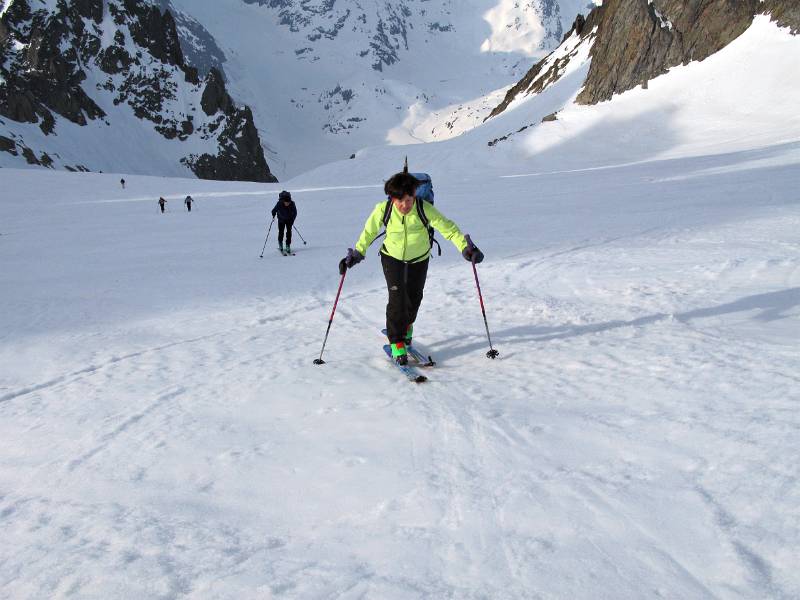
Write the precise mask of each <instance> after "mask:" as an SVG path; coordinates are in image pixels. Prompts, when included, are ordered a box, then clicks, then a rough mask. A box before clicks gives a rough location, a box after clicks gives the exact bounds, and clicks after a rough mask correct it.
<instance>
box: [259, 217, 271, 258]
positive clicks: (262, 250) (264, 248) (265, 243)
mask: <svg viewBox="0 0 800 600" xmlns="http://www.w3.org/2000/svg"><path fill="white" fill-rule="evenodd" d="M274 222H275V217H272V221H270V223H269V229H267V237H265V238H264V247H263V248H262V249H261V256H259V257H258V258H264V250H266V248H267V240H268V239H269V232H270V231H272V224H273V223H274Z"/></svg>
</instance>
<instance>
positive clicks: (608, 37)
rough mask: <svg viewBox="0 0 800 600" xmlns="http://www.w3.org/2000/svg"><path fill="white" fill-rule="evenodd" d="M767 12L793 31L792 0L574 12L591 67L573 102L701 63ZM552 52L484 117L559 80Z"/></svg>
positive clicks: (677, 1)
mask: <svg viewBox="0 0 800 600" xmlns="http://www.w3.org/2000/svg"><path fill="white" fill-rule="evenodd" d="M764 13H766V14H769V15H771V17H772V18H773V19H774V20H776V21H777V22H778V23H779V24H780V25H781V26H785V27H789V28H790V29H791V30H792V32H793V33H798V32H800V5H798V3H797V2H796V1H795V0H764V1H761V0H742V1H739V2H729V1H727V0H605V1H604V2H603V3H602V5H600V6H598V7H596V8H594V9H593V10H592V11H591V12H590V13H589V14H588V15H587V16H586V17H583V16H582V15H580V16H578V18H577V19H576V21H575V23H574V25H573V28H572V30H571V31H570V32H568V34H567V35H566V36H565V42H566V41H567V40H568V38H569V37H570V36H572V35H575V36H578V37H579V38H580V39H581V40H583V41H588V43H590V44H591V51H590V55H589V56H590V58H591V65H590V67H589V71H588V74H587V76H586V79H585V82H584V86H583V88H582V90H581V91H580V93H579V94H578V96H577V100H576V101H577V102H578V103H579V104H597V103H599V102H603V101H606V100H610V99H611V97H612V96H613V95H614V94H619V93H622V92H625V91H627V90H630V89H633V88H634V87H636V86H638V85H643V86H646V85H647V82H648V81H650V80H651V79H653V78H654V77H657V76H659V75H662V74H664V73H666V72H667V71H668V70H669V69H670V68H672V67H675V66H677V65H680V64H687V63H688V62H690V61H701V60H704V59H705V58H707V57H709V56H711V55H712V54H714V53H715V52H717V51H719V50H720V49H722V48H724V47H725V46H726V45H728V44H729V43H730V42H731V41H733V40H734V39H736V38H737V37H738V36H739V35H741V34H742V33H743V32H744V31H745V30H747V28H748V27H749V26H750V24H751V23H752V21H753V19H754V18H755V16H756V15H758V14H764ZM559 52H560V50H559V49H557V50H555V51H554V52H553V53H552V54H551V55H550V56H548V57H546V58H545V59H543V60H541V61H539V62H538V63H536V64H535V65H534V66H533V67H532V68H531V69H530V70H529V71H528V72H527V73H526V75H525V76H524V77H523V78H522V79H521V80H520V81H519V82H518V83H517V84H516V85H515V86H514V87H512V88H511V89H510V90H509V91H508V93H507V94H506V96H505V97H504V99H503V101H502V102H501V103H500V104H499V105H498V106H496V107H495V108H494V109H493V110H492V111H491V113H490V114H489V116H488V117H487V119H488V118H491V117H494V116H496V115H498V114H500V113H502V112H503V111H504V110H506V109H507V108H508V107H509V105H511V104H512V103H513V102H514V101H515V100H518V99H519V98H522V97H524V96H526V95H529V94H536V93H539V92H541V91H542V90H543V89H544V88H545V87H547V86H548V85H549V84H551V83H552V82H554V81H556V80H558V79H559V77H560V76H561V73H563V71H564V69H565V67H566V64H567V63H568V62H569V60H570V59H571V57H570V56H569V55H567V56H563V57H561V58H560V59H558V60H553V56H554V55H557V54H559Z"/></svg>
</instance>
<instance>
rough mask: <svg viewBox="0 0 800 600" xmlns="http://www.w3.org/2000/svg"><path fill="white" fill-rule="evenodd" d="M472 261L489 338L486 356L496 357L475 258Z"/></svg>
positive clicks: (497, 354) (498, 354) (496, 353)
mask: <svg viewBox="0 0 800 600" xmlns="http://www.w3.org/2000/svg"><path fill="white" fill-rule="evenodd" d="M470 262H471V263H472V272H473V274H474V275H475V285H476V286H477V288H478V298H479V299H480V301H481V312H482V313H483V324H484V325H485V326H486V337H487V338H488V339H489V351H488V352H487V353H486V357H487V358H497V357H498V356H500V353H499V352H498V351H497V350H495V349H494V348H492V336H491V335H489V322H488V321H487V320H486V308H485V307H484V305H483V294H481V284H480V282H479V281H478V269H476V268H475V259H473V260H471V261H470Z"/></svg>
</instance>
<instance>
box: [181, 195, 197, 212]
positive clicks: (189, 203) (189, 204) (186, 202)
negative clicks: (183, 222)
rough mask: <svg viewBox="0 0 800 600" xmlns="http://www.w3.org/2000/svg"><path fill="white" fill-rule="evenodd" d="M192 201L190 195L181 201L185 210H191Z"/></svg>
mask: <svg viewBox="0 0 800 600" xmlns="http://www.w3.org/2000/svg"><path fill="white" fill-rule="evenodd" d="M192 202H194V200H192V197H191V196H186V200H184V201H183V203H184V204H185V205H186V210H188V211H189V212H192Z"/></svg>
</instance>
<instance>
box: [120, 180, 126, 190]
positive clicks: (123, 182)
mask: <svg viewBox="0 0 800 600" xmlns="http://www.w3.org/2000/svg"><path fill="white" fill-rule="evenodd" d="M119 184H120V185H121V186H122V189H123V190H124V189H125V180H124V179H120V180H119Z"/></svg>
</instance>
